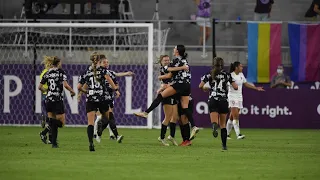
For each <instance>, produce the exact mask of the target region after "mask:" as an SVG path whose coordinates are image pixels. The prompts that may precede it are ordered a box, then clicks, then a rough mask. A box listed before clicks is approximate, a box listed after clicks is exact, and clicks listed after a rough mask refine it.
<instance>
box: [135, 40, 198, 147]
mask: <svg viewBox="0 0 320 180" xmlns="http://www.w3.org/2000/svg"><path fill="white" fill-rule="evenodd" d="M185 51H186V49H185V47H184V45H177V46H176V47H175V48H174V49H173V53H174V56H175V58H174V59H173V62H172V63H171V64H170V67H167V66H165V69H167V70H168V71H169V72H172V79H173V83H172V85H170V86H168V87H167V88H166V89H165V90H164V91H162V92H161V93H160V94H158V96H157V98H156V99H155V100H154V101H153V102H152V104H151V106H150V107H149V108H148V109H147V110H146V111H145V112H140V113H134V114H135V115H136V116H139V117H144V118H147V117H148V113H149V112H151V111H152V110H154V109H155V108H156V107H157V106H158V105H159V104H160V103H161V102H162V101H163V100H164V99H165V98H167V97H170V96H173V95H175V94H177V95H178V96H180V97H181V98H179V99H180V101H181V106H182V112H184V114H185V115H186V116H187V118H188V121H193V117H192V112H190V109H188V104H189V95H190V93H191V87H190V81H191V73H190V71H189V66H188V61H187V59H186V58H187V56H188V54H187V53H185ZM188 121H187V122H183V126H184V127H185V129H184V131H186V133H187V131H188V132H189V134H190V126H189V122H188ZM189 137H190V136H189ZM185 143H187V144H188V145H190V144H191V141H189V140H187V141H185Z"/></svg>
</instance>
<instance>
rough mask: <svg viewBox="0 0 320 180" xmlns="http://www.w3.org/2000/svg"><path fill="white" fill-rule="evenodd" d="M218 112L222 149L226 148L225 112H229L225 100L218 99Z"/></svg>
mask: <svg viewBox="0 0 320 180" xmlns="http://www.w3.org/2000/svg"><path fill="white" fill-rule="evenodd" d="M218 113H219V121H220V123H219V124H220V129H221V142H222V150H227V129H226V119H227V114H228V113H229V107H228V101H227V100H222V101H219V104H218Z"/></svg>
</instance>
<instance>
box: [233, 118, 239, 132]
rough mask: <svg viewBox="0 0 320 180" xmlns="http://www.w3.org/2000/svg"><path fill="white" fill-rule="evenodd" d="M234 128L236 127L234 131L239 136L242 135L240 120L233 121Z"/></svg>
mask: <svg viewBox="0 0 320 180" xmlns="http://www.w3.org/2000/svg"><path fill="white" fill-rule="evenodd" d="M232 124H233V127H234V131H235V132H236V134H237V136H239V134H240V127H239V120H235V119H234V120H233V121H232Z"/></svg>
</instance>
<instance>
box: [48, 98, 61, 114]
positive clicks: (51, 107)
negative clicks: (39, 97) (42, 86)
mask: <svg viewBox="0 0 320 180" xmlns="http://www.w3.org/2000/svg"><path fill="white" fill-rule="evenodd" d="M45 104H46V111H47V113H49V112H50V113H54V114H64V104H63V101H56V102H45Z"/></svg>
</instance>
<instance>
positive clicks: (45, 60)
mask: <svg viewBox="0 0 320 180" xmlns="http://www.w3.org/2000/svg"><path fill="white" fill-rule="evenodd" d="M53 59H54V57H53V56H43V61H42V62H41V63H42V64H44V67H45V68H46V69H50V68H51V66H52V63H53Z"/></svg>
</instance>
